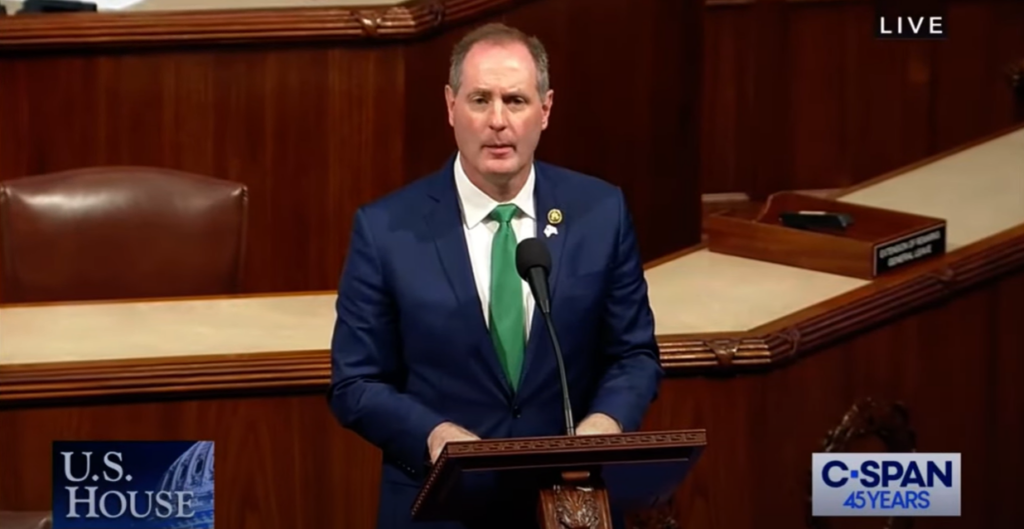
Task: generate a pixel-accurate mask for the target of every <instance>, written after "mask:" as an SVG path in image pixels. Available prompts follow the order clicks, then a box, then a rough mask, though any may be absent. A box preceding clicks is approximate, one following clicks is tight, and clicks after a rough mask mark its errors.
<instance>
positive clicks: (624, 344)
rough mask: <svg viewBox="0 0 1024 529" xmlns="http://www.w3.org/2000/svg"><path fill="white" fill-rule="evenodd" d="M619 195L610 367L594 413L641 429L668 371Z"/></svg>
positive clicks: (608, 326)
mask: <svg viewBox="0 0 1024 529" xmlns="http://www.w3.org/2000/svg"><path fill="white" fill-rule="evenodd" d="M617 199H618V200H617V201H616V202H617V206H618V212H617V213H618V217H619V222H618V226H619V229H618V234H617V237H616V248H615V251H614V257H613V258H612V263H611V271H610V274H609V277H610V284H609V288H608V294H607V297H606V299H605V303H606V306H605V312H604V335H603V343H604V348H603V351H602V353H603V354H604V355H605V359H606V362H605V365H607V366H608V367H607V369H606V370H605V373H604V376H603V377H602V378H601V380H600V382H599V384H598V387H597V392H596V394H595V396H594V399H593V400H592V402H591V407H590V413H604V414H606V415H608V416H610V417H611V418H613V419H615V420H616V421H618V423H619V425H620V426H621V427H622V430H623V431H625V432H631V431H636V430H638V429H639V428H640V424H641V422H642V421H643V417H644V414H645V413H646V411H647V408H648V406H650V404H651V402H652V401H653V400H654V399H655V398H656V396H657V393H658V385H659V384H660V383H661V379H662V377H663V374H664V373H663V371H662V369H661V363H660V360H659V354H658V343H657V340H656V339H655V335H654V314H653V313H652V311H651V307H650V303H649V301H648V296H647V280H646V279H645V278H644V271H643V265H642V263H641V260H640V253H639V250H638V247H637V242H636V234H635V232H634V230H633V221H632V218H631V216H630V214H629V211H628V210H627V208H626V203H625V199H624V198H623V196H622V192H621V191H619V192H618V194H617Z"/></svg>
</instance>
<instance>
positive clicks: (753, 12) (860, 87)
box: [701, 0, 1024, 198]
mask: <svg viewBox="0 0 1024 529" xmlns="http://www.w3.org/2000/svg"><path fill="white" fill-rule="evenodd" d="M946 7H947V16H948V19H947V20H948V29H949V33H950V37H949V38H948V39H947V40H944V41H890V40H876V39H875V36H874V25H873V17H874V3H873V2H871V1H857V0H708V2H707V10H706V15H705V29H704V35H705V41H704V61H703V62H704V79H703V83H704V89H703V94H704V95H703V107H702V108H703V117H702V132H701V140H702V155H701V162H702V165H703V168H702V179H703V182H702V190H703V192H705V193H722V192H744V193H748V194H749V195H751V196H753V197H757V198H763V197H764V196H766V195H767V194H768V193H771V192H774V191H780V190H790V189H824V188H837V187H845V186H848V185H851V184H854V183H857V182H861V181H864V180H867V179H868V178H871V177H874V176H877V175H879V174H882V173H885V172H888V171H890V170H893V169H896V168H898V167H901V166H904V165H907V164H909V163H912V162H914V161H916V160H920V159H922V158H925V157H927V156H929V155H932V154H935V153H938V152H941V151H944V150H946V149H949V148H951V147H954V146H956V145H959V144H962V143H966V142H968V141H971V140H973V139H976V138H979V137H982V136H984V135H986V134H990V133H992V132H995V131H997V130H1000V129H1002V128H1004V127H1006V126H1009V125H1011V124H1012V123H1014V122H1015V121H1020V120H1024V90H1018V91H1017V94H1020V95H1015V91H1014V89H1013V88H1012V86H1011V82H1010V75H1009V73H1008V71H1007V70H1008V68H1009V67H1011V66H1012V65H1014V64H1018V65H1020V64H1021V63H1022V61H1024V2H1020V1H1017V0H948V2H947V6H946ZM1022 82H1024V81H1022Z"/></svg>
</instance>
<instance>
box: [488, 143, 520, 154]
mask: <svg viewBox="0 0 1024 529" xmlns="http://www.w3.org/2000/svg"><path fill="white" fill-rule="evenodd" d="M484 148H485V149H487V150H488V151H490V152H492V153H495V154H505V153H510V152H512V150H513V148H514V147H512V145H510V144H508V143H492V144H488V145H484Z"/></svg>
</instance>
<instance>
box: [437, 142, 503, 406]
mask: <svg viewBox="0 0 1024 529" xmlns="http://www.w3.org/2000/svg"><path fill="white" fill-rule="evenodd" d="M452 163H454V158H451V159H449V161H448V164H447V165H446V166H445V168H444V169H443V170H442V171H441V172H440V173H438V174H437V175H435V176H434V177H433V178H434V182H433V186H432V189H431V192H430V195H431V197H432V198H433V199H434V200H435V201H436V202H435V203H434V204H433V206H432V207H430V208H428V210H427V213H426V221H427V223H428V225H429V226H430V233H431V234H432V235H433V237H434V243H435V246H436V248H437V255H438V257H439V258H440V260H441V265H442V267H443V268H444V272H445V276H446V277H447V279H448V283H449V285H451V288H452V290H453V291H454V292H455V297H456V298H457V299H458V302H459V306H460V307H462V308H463V309H464V314H466V316H467V318H470V319H469V321H467V322H466V323H467V324H468V326H469V327H468V328H469V332H475V333H477V334H478V340H479V343H480V348H479V350H480V352H481V353H482V354H483V355H484V357H485V358H484V361H485V363H486V364H487V366H488V370H489V371H490V375H491V376H492V377H494V378H495V380H496V382H497V383H498V384H499V385H500V386H501V388H502V390H503V392H504V393H505V395H506V396H510V395H511V386H510V385H509V383H508V380H507V377H506V376H505V371H504V370H503V369H502V367H501V363H500V362H499V360H498V353H497V351H496V350H495V349H494V343H493V342H492V341H491V336H490V333H489V332H488V330H487V323H486V321H485V320H484V316H483V312H482V309H481V306H480V296H479V295H478V294H477V290H476V279H475V277H474V275H473V266H472V264H471V262H470V259H469V249H468V247H467V246H466V234H465V231H464V229H463V223H462V210H461V207H460V206H459V197H458V193H457V191H456V189H455V175H454V173H453V172H452ZM460 331H463V332H464V329H460Z"/></svg>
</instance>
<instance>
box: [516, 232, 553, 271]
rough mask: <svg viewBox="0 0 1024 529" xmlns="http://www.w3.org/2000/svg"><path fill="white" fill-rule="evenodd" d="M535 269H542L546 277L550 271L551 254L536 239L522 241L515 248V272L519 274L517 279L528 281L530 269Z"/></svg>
mask: <svg viewBox="0 0 1024 529" xmlns="http://www.w3.org/2000/svg"><path fill="white" fill-rule="evenodd" d="M535 267H540V268H542V269H543V270H544V276H545V277H546V276H547V275H548V272H550V271H551V252H549V251H548V247H547V246H546V245H545V244H544V243H543V242H542V241H541V240H540V239H538V238H536V237H530V238H529V239H523V240H522V241H520V243H519V245H518V246H516V271H517V272H519V277H521V278H523V279H524V280H528V279H527V278H528V274H529V272H530V269H531V268H535Z"/></svg>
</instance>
